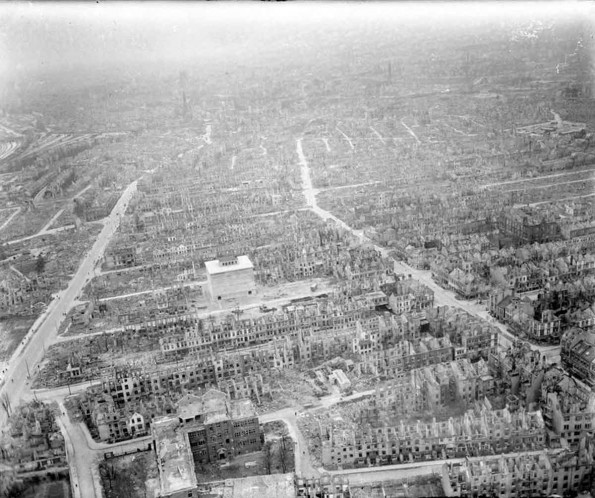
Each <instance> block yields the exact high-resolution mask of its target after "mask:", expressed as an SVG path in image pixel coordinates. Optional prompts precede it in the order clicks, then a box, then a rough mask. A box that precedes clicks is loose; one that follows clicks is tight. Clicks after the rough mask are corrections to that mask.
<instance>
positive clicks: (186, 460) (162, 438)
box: [152, 417, 197, 494]
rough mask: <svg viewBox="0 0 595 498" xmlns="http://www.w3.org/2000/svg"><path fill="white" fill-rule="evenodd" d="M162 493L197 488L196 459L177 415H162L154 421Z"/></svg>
mask: <svg viewBox="0 0 595 498" xmlns="http://www.w3.org/2000/svg"><path fill="white" fill-rule="evenodd" d="M152 426H153V436H154V438H155V451H156V453H157V467H158V469H159V480H160V482H161V494H172V493H175V492H178V491H185V490H191V489H194V488H196V485H197V483H196V474H195V473H194V460H193V458H192V454H191V453H190V446H189V445H188V442H187V441H186V434H185V432H184V431H180V430H177V428H178V426H179V422H178V419H177V417H161V418H158V419H155V420H154V421H153V423H152Z"/></svg>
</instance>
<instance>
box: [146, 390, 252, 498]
mask: <svg viewBox="0 0 595 498" xmlns="http://www.w3.org/2000/svg"><path fill="white" fill-rule="evenodd" d="M151 431H152V436H153V447H154V450H155V453H156V456H157V463H158V470H159V491H158V493H160V494H156V495H155V496H163V497H168V498H169V497H172V498H173V497H176V498H177V497H182V496H183V497H184V498H186V497H187V496H198V495H196V494H192V493H196V486H197V484H196V474H195V470H194V469H195V466H196V465H202V464H208V463H216V462H221V461H227V460H231V459H232V458H233V457H235V456H237V455H242V454H245V453H251V452H254V451H259V450H260V449H261V448H262V444H263V441H264V434H263V433H262V430H261V428H260V424H259V421H258V416H257V415H256V410H255V409H254V406H253V405H252V402H251V401H250V400H230V399H229V398H228V397H227V396H226V395H225V394H224V393H222V392H221V391H217V390H215V389H211V390H209V391H207V392H206V393H205V394H204V395H202V396H194V395H186V396H184V397H183V398H182V399H180V401H179V402H178V410H177V414H175V415H167V416H165V417H160V418H158V419H155V420H154V421H153V424H152V427H151ZM155 491H156V492H157V490H155Z"/></svg>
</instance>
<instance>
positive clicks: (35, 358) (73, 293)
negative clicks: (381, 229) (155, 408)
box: [0, 139, 559, 498]
mask: <svg viewBox="0 0 595 498" xmlns="http://www.w3.org/2000/svg"><path fill="white" fill-rule="evenodd" d="M296 152H297V154H298V156H299V163H300V168H301V176H302V188H303V194H304V196H305V199H306V203H307V205H308V208H309V209H311V210H312V211H313V212H314V213H316V214H317V215H318V216H320V217H321V218H323V219H325V220H329V219H332V220H333V221H334V222H335V223H337V224H338V225H339V226H341V227H343V228H344V229H345V230H348V231H349V232H351V233H352V234H353V235H355V236H356V237H357V238H358V239H359V240H360V241H361V243H362V244H366V245H370V246H372V247H374V248H375V249H376V250H377V251H379V252H380V253H381V254H382V255H383V256H385V257H390V256H389V250H388V249H386V248H383V247H380V246H378V245H376V244H374V243H373V242H372V241H371V240H370V239H369V238H368V237H367V236H366V235H365V234H364V233H363V231H361V230H355V229H353V228H351V227H350V226H349V225H347V224H346V223H344V222H343V221H342V220H340V219H338V218H337V217H336V216H334V215H333V214H332V213H330V212H328V211H326V210H324V209H322V208H321V207H320V206H318V204H317V200H316V194H317V190H316V189H315V188H314V187H313V186H312V181H311V177H310V167H309V165H308V162H307V160H306V158H305V156H304V153H303V150H302V140H301V139H298V140H297V141H296ZM136 183H137V182H136V181H135V182H132V183H131V184H130V185H129V186H128V187H127V188H126V190H125V191H124V192H123V194H122V196H121V197H120V199H119V201H118V203H117V204H116V206H115V207H114V209H113V210H112V212H111V214H110V215H109V216H108V217H107V218H106V219H105V220H104V227H103V229H102V231H101V232H100V234H99V236H98V237H97V240H96V241H95V243H94V245H93V247H92V248H91V250H90V251H89V253H88V254H87V255H86V256H85V258H84V260H83V262H82V263H81V265H80V267H79V269H78V271H77V272H76V274H75V275H74V277H73V278H72V280H71V282H70V284H69V285H68V288H67V289H66V290H65V291H62V292H60V293H58V295H57V296H56V298H55V299H54V300H53V301H52V303H51V304H50V305H49V306H48V308H47V310H46V311H45V313H44V314H43V315H42V316H40V318H39V319H38V320H37V321H36V323H35V324H34V325H33V326H32V328H31V330H30V331H29V333H28V335H27V337H26V338H25V339H24V341H23V343H22V344H21V345H19V347H18V348H17V350H16V351H15V353H14V355H13V358H12V359H11V362H10V366H9V368H8V373H7V376H6V378H5V381H4V382H3V384H2V386H1V389H0V396H4V395H6V396H8V398H9V399H10V402H11V405H12V406H16V405H18V403H19V400H21V399H31V398H32V397H33V394H32V392H31V391H30V389H29V385H28V379H27V377H28V375H27V373H28V372H34V369H35V368H36V365H37V364H38V363H39V362H40V361H41V359H42V358H43V355H44V353H45V350H46V349H47V348H48V347H49V346H50V345H51V344H53V343H54V342H55V341H56V339H57V330H58V327H59V325H60V323H61V321H62V320H63V318H64V316H65V315H66V313H68V311H69V310H70V309H71V307H72V306H73V304H74V303H75V302H76V300H77V298H78V297H79V295H80V293H81V291H82V290H83V288H84V286H85V285H86V284H87V283H88V282H89V281H90V280H91V279H92V278H93V277H94V276H95V275H96V272H97V268H96V267H97V265H98V263H99V261H101V259H102V257H103V253H104V251H105V248H106V247H107V245H108V244H109V242H110V240H111V239H112V237H113V235H114V233H115V232H116V230H117V228H118V226H119V223H120V219H121V215H122V214H123V213H124V212H125V211H126V207H127V205H128V203H129V201H130V199H131V197H132V195H133V194H134V192H135V190H136ZM395 270H396V271H397V272H401V273H403V274H406V275H411V276H412V277H413V278H415V279H417V280H419V281H421V282H422V283H424V284H425V285H427V286H428V287H430V288H431V289H432V290H433V291H434V297H435V304H436V305H439V306H444V305H448V306H452V307H458V308H462V309H464V310H466V311H467V312H469V313H470V314H473V315H475V316H478V317H481V318H484V319H486V320H489V321H490V322H491V323H492V324H493V325H495V326H496V327H498V329H499V331H500V334H499V341H500V344H501V345H503V346H506V345H508V344H510V343H511V342H512V341H513V340H514V338H513V337H512V336H511V335H510V333H509V332H508V331H507V330H506V327H505V326H504V325H502V324H499V323H497V322H495V321H494V320H492V319H491V317H490V316H489V315H488V313H487V311H486V310H485V309H484V308H483V306H481V305H479V304H477V303H473V302H469V301H460V300H458V299H456V298H455V297H454V294H453V293H452V292H451V291H450V290H447V289H443V288H442V287H440V286H438V285H437V284H436V282H434V281H433V280H432V278H431V274H430V272H427V271H421V270H417V269H415V268H411V267H410V266H408V265H406V264H404V263H401V262H395ZM534 347H536V346H534ZM536 348H537V349H539V350H540V351H542V352H543V353H544V354H546V355H551V356H552V357H555V355H556V354H558V351H559V348H551V347H550V348H547V347H536ZM88 385H89V383H85V384H78V385H76V386H71V387H70V388H68V387H62V388H58V389H48V390H37V391H36V392H35V396H36V397H37V398H38V399H40V400H43V401H48V402H52V401H54V402H56V403H58V405H59V406H60V408H61V415H60V416H59V421H58V423H59V425H60V426H61V428H62V431H63V433H64V435H65V438H66V443H67V450H68V455H69V461H70V465H71V471H72V476H71V478H72V482H73V485H74V490H73V492H74V496H75V497H77V498H78V497H82V498H87V497H99V496H101V491H100V489H99V483H100V480H99V477H98V466H97V463H98V461H99V460H100V459H101V458H102V455H103V453H105V452H106V451H111V450H112V449H114V448H118V449H119V450H122V451H123V449H137V448H138V449H141V448H146V446H147V443H148V438H146V437H145V438H140V439H138V440H132V441H127V442H124V443H119V444H116V445H107V444H103V443H97V442H95V441H93V440H92V439H91V436H90V434H89V432H88V430H87V428H86V427H85V426H84V424H82V423H80V422H72V421H71V420H70V419H69V417H68V416H67V415H66V412H65V409H64V405H63V401H64V398H65V397H66V396H68V395H69V394H71V393H76V392H80V391H82V390H84V389H85V388H86V387H88ZM372 392H373V391H368V392H362V393H356V394H354V395H352V396H347V397H344V398H342V397H341V396H340V395H339V394H333V395H330V396H327V397H325V398H322V399H321V400H320V402H319V403H317V404H316V406H314V407H311V408H309V409H308V410H318V409H327V408H329V407H331V406H332V405H333V404H336V403H338V402H339V401H341V400H350V399H356V398H358V397H362V396H366V395H369V394H371V393H372ZM302 411H304V409H303V408H302V407H299V406H294V407H290V408H284V409H282V410H279V411H276V412H272V413H266V414H261V415H260V421H261V422H262V423H266V422H271V421H274V420H280V421H283V422H285V424H286V425H287V428H288V433H289V435H290V436H291V437H292V439H293V440H294V442H295V450H296V451H295V455H296V462H295V466H296V473H297V474H298V475H300V476H303V477H318V476H320V475H321V474H322V473H324V472H326V471H325V470H324V469H322V468H315V467H313V466H312V463H311V458H310V455H309V452H308V445H307V442H306V440H305V438H304V436H303V435H302V433H301V431H300V430H299V428H298V425H297V419H298V417H299V413H300V412H302ZM5 422H6V413H4V412H3V413H2V414H0V425H1V424H3V423H5ZM442 463H443V462H442V461H432V462H423V463H418V462H416V463H408V464H402V465H397V466H389V467H379V468H365V469H354V470H338V471H332V472H330V473H331V474H349V478H350V481H351V482H354V483H367V482H374V481H379V480H382V479H386V478H390V479H400V478H406V477H412V476H415V475H420V474H431V473H435V472H438V471H439V469H440V466H441V465H442Z"/></svg>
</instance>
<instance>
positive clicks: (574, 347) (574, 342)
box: [560, 328, 595, 387]
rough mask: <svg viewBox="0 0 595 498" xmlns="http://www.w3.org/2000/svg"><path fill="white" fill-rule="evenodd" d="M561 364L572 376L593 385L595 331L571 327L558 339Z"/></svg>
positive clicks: (594, 374) (594, 375)
mask: <svg viewBox="0 0 595 498" xmlns="http://www.w3.org/2000/svg"><path fill="white" fill-rule="evenodd" d="M560 345H561V348H562V349H561V352H560V357H561V360H562V366H563V367H564V369H566V371H568V372H569V373H570V374H571V375H572V376H573V377H576V378H577V379H579V380H582V381H583V382H584V383H585V384H587V385H588V386H590V387H594V386H595V332H587V331H585V330H582V329H578V328H572V329H569V330H567V331H566V332H565V333H564V334H563V335H562V339H561V341H560Z"/></svg>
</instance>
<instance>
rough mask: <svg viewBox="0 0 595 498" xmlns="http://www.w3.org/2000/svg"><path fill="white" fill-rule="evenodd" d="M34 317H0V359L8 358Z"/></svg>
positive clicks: (33, 320)
mask: <svg viewBox="0 0 595 498" xmlns="http://www.w3.org/2000/svg"><path fill="white" fill-rule="evenodd" d="M36 318H37V317H36V316H28V317H17V316H14V317H0V361H2V360H8V358H10V355H11V354H12V353H13V351H14V350H15V349H16V347H17V346H18V344H19V342H21V341H22V340H23V337H25V335H26V334H27V331H28V330H29V329H30V328H31V325H33V322H35V319H36Z"/></svg>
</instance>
